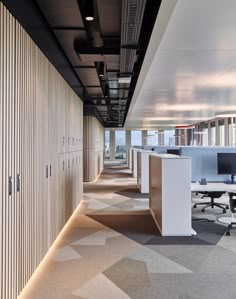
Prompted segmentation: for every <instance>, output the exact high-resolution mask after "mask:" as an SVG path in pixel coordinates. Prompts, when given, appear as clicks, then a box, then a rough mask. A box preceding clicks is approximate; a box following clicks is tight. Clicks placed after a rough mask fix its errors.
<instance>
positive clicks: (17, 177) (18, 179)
mask: <svg viewBox="0 0 236 299" xmlns="http://www.w3.org/2000/svg"><path fill="white" fill-rule="evenodd" d="M16 192H20V175H19V173H18V174H17V176H16Z"/></svg>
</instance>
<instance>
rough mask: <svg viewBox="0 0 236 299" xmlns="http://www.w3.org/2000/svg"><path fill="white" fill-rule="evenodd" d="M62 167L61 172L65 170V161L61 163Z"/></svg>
mask: <svg viewBox="0 0 236 299" xmlns="http://www.w3.org/2000/svg"><path fill="white" fill-rule="evenodd" d="M62 165H63V166H62V167H63V170H64V169H65V161H63V163H62Z"/></svg>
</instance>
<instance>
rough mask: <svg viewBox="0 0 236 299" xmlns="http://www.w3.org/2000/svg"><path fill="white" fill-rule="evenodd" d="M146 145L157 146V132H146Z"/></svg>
mask: <svg viewBox="0 0 236 299" xmlns="http://www.w3.org/2000/svg"><path fill="white" fill-rule="evenodd" d="M146 144H147V145H153V146H157V145H158V132H157V131H147V142H146Z"/></svg>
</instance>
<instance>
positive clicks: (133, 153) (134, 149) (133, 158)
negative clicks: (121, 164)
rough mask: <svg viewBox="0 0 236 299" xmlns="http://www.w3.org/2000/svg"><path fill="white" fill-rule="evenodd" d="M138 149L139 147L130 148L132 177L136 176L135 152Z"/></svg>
mask: <svg viewBox="0 0 236 299" xmlns="http://www.w3.org/2000/svg"><path fill="white" fill-rule="evenodd" d="M138 151H140V149H137V148H132V173H133V177H134V178H136V177H137V152H138Z"/></svg>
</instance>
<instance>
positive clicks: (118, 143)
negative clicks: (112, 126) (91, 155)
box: [115, 130, 126, 160]
mask: <svg viewBox="0 0 236 299" xmlns="http://www.w3.org/2000/svg"><path fill="white" fill-rule="evenodd" d="M125 135H126V132H125V131H119V130H117V131H115V159H116V160H125V159H126V145H125Z"/></svg>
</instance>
